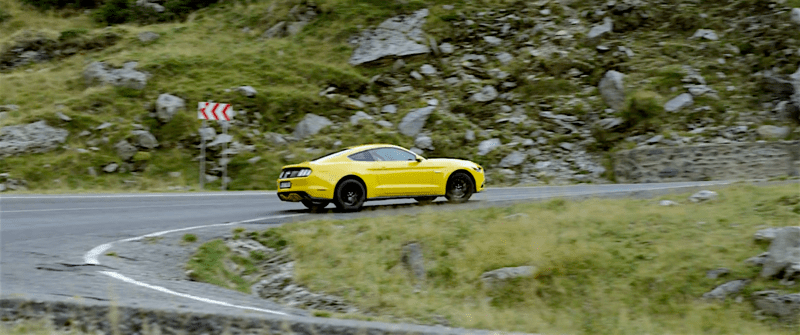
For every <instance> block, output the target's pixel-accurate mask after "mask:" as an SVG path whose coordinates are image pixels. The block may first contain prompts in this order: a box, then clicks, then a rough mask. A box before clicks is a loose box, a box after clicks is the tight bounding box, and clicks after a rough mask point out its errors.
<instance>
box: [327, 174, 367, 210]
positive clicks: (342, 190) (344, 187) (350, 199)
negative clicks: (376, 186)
mask: <svg viewBox="0 0 800 335" xmlns="http://www.w3.org/2000/svg"><path fill="white" fill-rule="evenodd" d="M366 195H367V192H366V190H365V189H364V185H362V184H361V182H359V181H358V180H355V179H348V180H345V181H343V182H341V183H340V184H339V187H337V188H336V191H335V192H334V194H333V199H334V200H333V203H334V204H335V205H336V207H337V208H339V209H342V210H346V211H357V210H359V209H361V206H362V205H363V204H364V200H366Z"/></svg>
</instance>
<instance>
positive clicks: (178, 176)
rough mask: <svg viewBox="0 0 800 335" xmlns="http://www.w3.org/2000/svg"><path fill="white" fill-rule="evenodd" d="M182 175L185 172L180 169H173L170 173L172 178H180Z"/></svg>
mask: <svg viewBox="0 0 800 335" xmlns="http://www.w3.org/2000/svg"><path fill="white" fill-rule="evenodd" d="M181 175H183V173H182V172H180V171H172V172H170V173H169V176H170V177H171V178H180V177H181Z"/></svg>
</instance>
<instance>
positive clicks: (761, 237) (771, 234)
mask: <svg viewBox="0 0 800 335" xmlns="http://www.w3.org/2000/svg"><path fill="white" fill-rule="evenodd" d="M781 230H783V227H780V228H764V229H761V230H759V231H757V232H756V233H755V235H753V239H754V240H756V241H772V240H774V239H775V236H778V234H779V233H780V232H781Z"/></svg>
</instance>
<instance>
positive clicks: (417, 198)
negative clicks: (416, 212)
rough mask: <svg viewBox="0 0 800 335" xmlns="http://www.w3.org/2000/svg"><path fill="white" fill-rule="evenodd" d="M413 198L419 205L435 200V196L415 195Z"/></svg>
mask: <svg viewBox="0 0 800 335" xmlns="http://www.w3.org/2000/svg"><path fill="white" fill-rule="evenodd" d="M414 200H416V201H417V202H418V203H419V204H420V205H429V204H430V203H432V202H433V201H434V200H436V197H416V198H414Z"/></svg>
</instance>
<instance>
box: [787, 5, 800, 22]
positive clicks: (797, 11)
mask: <svg viewBox="0 0 800 335" xmlns="http://www.w3.org/2000/svg"><path fill="white" fill-rule="evenodd" d="M789 18H790V20H791V21H792V22H794V24H797V25H800V8H792V14H791V15H790V17H789Z"/></svg>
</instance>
